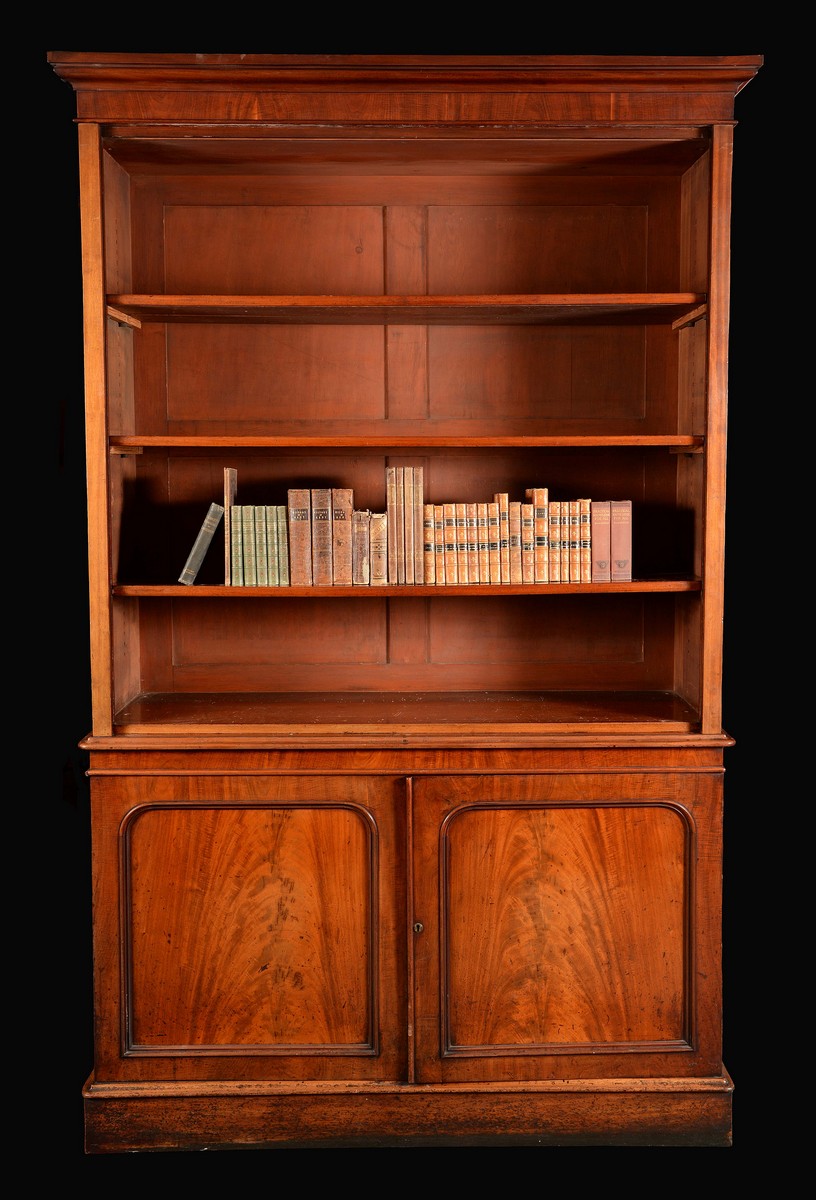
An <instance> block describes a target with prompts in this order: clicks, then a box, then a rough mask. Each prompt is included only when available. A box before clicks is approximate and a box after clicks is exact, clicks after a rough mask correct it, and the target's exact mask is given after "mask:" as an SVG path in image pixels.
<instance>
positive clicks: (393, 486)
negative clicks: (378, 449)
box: [385, 467, 399, 583]
mask: <svg viewBox="0 0 816 1200" xmlns="http://www.w3.org/2000/svg"><path fill="white" fill-rule="evenodd" d="M385 511H386V512H387V514H388V582H389V583H397V581H398V578H399V571H398V569H397V516H398V514H397V468H396V467H386V469H385Z"/></svg>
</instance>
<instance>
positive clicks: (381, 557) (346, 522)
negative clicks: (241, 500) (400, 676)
mask: <svg viewBox="0 0 816 1200" xmlns="http://www.w3.org/2000/svg"><path fill="white" fill-rule="evenodd" d="M236 499H237V475H236V471H235V469H234V468H227V469H226V470H225V473H224V503H223V505H220V504H215V503H213V504H211V505H210V510H209V512H208V514H207V517H206V518H205V521H204V523H203V524H202V527H201V530H200V532H199V535H198V537H197V538H196V542H195V543H194V545H193V548H192V550H191V552H190V555H189V557H188V560H187V563H186V564H185V567H184V569H183V571H182V574H181V575H180V576H179V581H180V582H182V583H192V582H193V581H194V579H195V577H196V574H197V572H198V569H199V568H200V566H201V562H202V561H203V557H204V554H205V553H206V550H207V547H208V546H209V544H210V542H211V540H212V537H213V535H214V533H215V530H216V528H217V527H218V524H219V522H220V520H221V517H222V516H223V517H224V522H225V538H224V549H225V583H227V584H229V585H232V586H243V587H254V586H258V587H275V586H282V587H286V586H289V585H291V586H294V587H303V586H307V587H308V586H322V587H325V586H333V585H338V586H354V585H358V586H359V585H363V586H377V585H384V584H397V585H403V584H408V585H411V584H426V585H435V586H444V585H446V584H447V585H459V586H461V585H462V584H479V583H482V584H485V583H489V584H522V585H523V584H542V583H599V582H600V583H604V582H625V581H629V580H631V578H632V502H631V500H591V499H587V498H578V499H575V500H551V499H550V498H549V491H548V488H546V487H531V488H527V489H526V490H525V498H524V500H513V499H511V498H510V493H509V492H496V493H494V494H493V496H492V498H491V499H489V500H485V501H478V502H473V501H451V502H445V503H442V504H435V503H430V502H427V501H426V500H425V498H424V478H423V468H422V467H387V468H386V510H385V512H372V511H371V510H370V509H357V508H355V507H354V493H353V491H352V489H351V488H339V487H317V488H289V489H288V490H287V503H286V504H285V505H283V504H274V505H262V504H255V505H241V504H237V503H236V502H235V501H236Z"/></svg>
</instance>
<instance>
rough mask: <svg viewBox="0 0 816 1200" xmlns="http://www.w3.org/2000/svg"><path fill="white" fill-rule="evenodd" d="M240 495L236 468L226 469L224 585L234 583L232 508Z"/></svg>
mask: <svg viewBox="0 0 816 1200" xmlns="http://www.w3.org/2000/svg"><path fill="white" fill-rule="evenodd" d="M237 494H238V471H237V469H236V468H235V467H224V583H226V584H228V585H229V584H231V583H233V582H234V581H233V578H232V508H233V505H234V504H235V500H236V496H237Z"/></svg>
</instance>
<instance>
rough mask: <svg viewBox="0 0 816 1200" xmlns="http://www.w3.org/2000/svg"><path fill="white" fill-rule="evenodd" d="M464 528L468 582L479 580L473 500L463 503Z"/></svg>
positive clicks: (477, 524)
mask: <svg viewBox="0 0 816 1200" xmlns="http://www.w3.org/2000/svg"><path fill="white" fill-rule="evenodd" d="M465 529H466V533H467V564H468V583H478V582H479V516H478V506H477V504H476V502H475V501H472V500H470V501H468V503H467V504H466V505H465Z"/></svg>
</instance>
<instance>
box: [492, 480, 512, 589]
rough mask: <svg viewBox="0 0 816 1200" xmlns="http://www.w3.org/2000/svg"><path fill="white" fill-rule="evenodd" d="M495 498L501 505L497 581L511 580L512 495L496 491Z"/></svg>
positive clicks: (507, 581) (505, 581) (506, 581)
mask: <svg viewBox="0 0 816 1200" xmlns="http://www.w3.org/2000/svg"><path fill="white" fill-rule="evenodd" d="M493 499H494V500H495V501H496V503H497V504H498V506H499V571H500V578H499V579H498V580H496V582H497V583H509V582H510V508H509V505H510V495H509V493H508V492H496V493H494V496H493Z"/></svg>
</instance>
